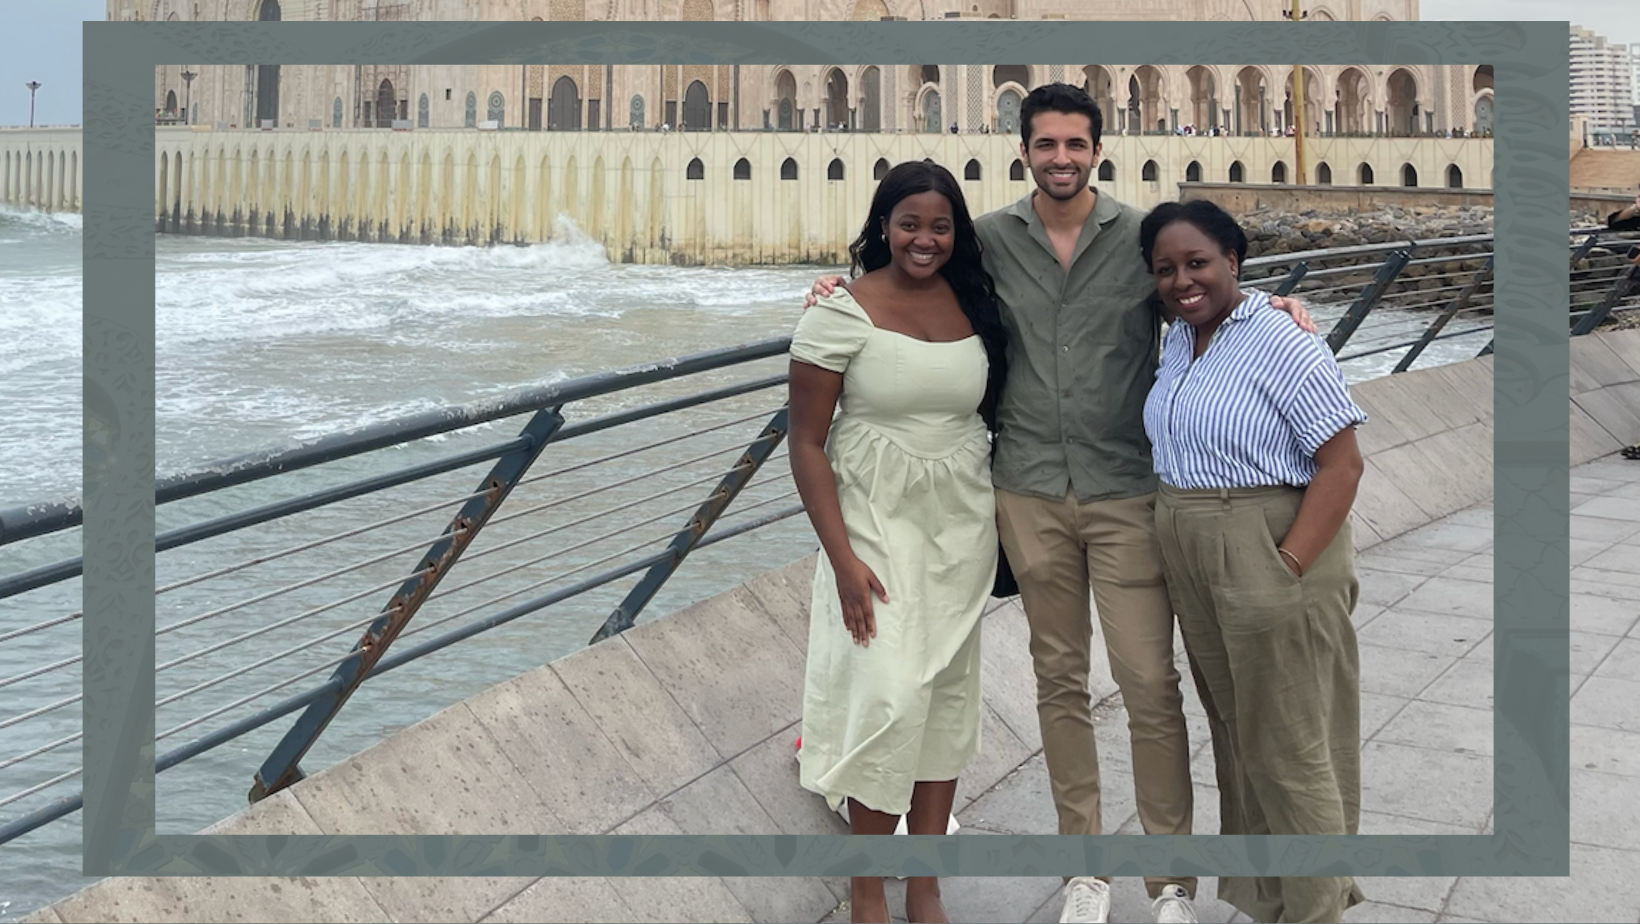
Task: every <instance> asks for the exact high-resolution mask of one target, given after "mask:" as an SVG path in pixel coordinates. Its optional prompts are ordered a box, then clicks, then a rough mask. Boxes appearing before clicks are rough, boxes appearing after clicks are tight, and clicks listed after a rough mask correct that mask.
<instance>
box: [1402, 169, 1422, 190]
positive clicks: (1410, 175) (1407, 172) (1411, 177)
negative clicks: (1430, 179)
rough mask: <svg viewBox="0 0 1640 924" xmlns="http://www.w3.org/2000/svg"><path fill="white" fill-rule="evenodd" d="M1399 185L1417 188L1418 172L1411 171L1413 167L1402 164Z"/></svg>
mask: <svg viewBox="0 0 1640 924" xmlns="http://www.w3.org/2000/svg"><path fill="white" fill-rule="evenodd" d="M1401 185H1402V186H1417V185H1418V171H1417V170H1415V169H1413V166H1412V165H1411V164H1402V165H1401Z"/></svg>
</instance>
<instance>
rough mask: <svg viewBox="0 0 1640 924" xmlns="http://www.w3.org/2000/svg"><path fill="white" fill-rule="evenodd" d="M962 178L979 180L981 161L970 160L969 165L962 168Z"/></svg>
mask: <svg viewBox="0 0 1640 924" xmlns="http://www.w3.org/2000/svg"><path fill="white" fill-rule="evenodd" d="M962 178H963V179H965V180H977V179H979V161H977V160H970V161H969V162H968V165H967V166H966V167H963V168H962Z"/></svg>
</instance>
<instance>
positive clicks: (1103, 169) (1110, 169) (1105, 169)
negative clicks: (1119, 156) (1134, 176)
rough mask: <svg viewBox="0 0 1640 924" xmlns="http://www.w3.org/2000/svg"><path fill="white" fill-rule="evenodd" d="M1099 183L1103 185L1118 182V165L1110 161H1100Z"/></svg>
mask: <svg viewBox="0 0 1640 924" xmlns="http://www.w3.org/2000/svg"><path fill="white" fill-rule="evenodd" d="M1099 181H1100V182H1101V183H1114V182H1115V181H1116V164H1114V163H1112V162H1111V161H1108V160H1102V161H1100V162H1099Z"/></svg>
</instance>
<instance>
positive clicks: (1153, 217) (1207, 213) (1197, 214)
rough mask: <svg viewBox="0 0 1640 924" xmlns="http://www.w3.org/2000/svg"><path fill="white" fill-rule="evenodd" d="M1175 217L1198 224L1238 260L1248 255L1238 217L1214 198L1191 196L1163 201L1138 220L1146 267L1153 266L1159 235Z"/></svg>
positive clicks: (1199, 227) (1200, 228)
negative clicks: (1151, 261)
mask: <svg viewBox="0 0 1640 924" xmlns="http://www.w3.org/2000/svg"><path fill="white" fill-rule="evenodd" d="M1176 221H1187V222H1189V223H1190V224H1192V225H1195V226H1196V228H1197V230H1199V231H1201V233H1203V234H1205V235H1207V236H1208V237H1210V238H1212V239H1213V240H1214V241H1216V242H1217V243H1218V245H1219V246H1220V247H1221V248H1223V249H1224V252H1225V253H1227V254H1230V253H1233V254H1235V255H1236V263H1238V264H1240V263H1242V262H1243V261H1245V260H1246V259H1247V234H1246V232H1244V231H1242V230H1241V225H1239V224H1237V223H1236V219H1235V218H1233V217H1231V215H1230V213H1229V212H1226V211H1225V210H1224V209H1222V208H1220V207H1219V206H1218V204H1216V203H1214V202H1209V201H1208V200H1206V199H1192V200H1190V201H1189V202H1163V203H1162V204H1161V205H1158V206H1156V207H1155V208H1153V209H1151V210H1150V214H1149V215H1146V216H1145V218H1144V221H1142V222H1140V223H1139V253H1140V254H1141V255H1142V256H1143V257H1144V260H1145V268H1146V269H1149V268H1150V255H1151V251H1152V250H1154V249H1155V247H1156V236H1157V235H1158V234H1161V233H1162V229H1163V228H1165V227H1167V226H1168V225H1171V224H1173V223H1174V222H1176Z"/></svg>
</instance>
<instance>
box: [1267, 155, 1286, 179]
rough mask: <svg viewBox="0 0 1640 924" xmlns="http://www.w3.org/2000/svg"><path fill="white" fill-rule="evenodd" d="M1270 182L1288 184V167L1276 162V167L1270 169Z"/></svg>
mask: <svg viewBox="0 0 1640 924" xmlns="http://www.w3.org/2000/svg"><path fill="white" fill-rule="evenodd" d="M1270 182H1272V183H1285V182H1287V165H1286V164H1285V163H1283V162H1281V161H1279V160H1278V161H1276V162H1275V166H1273V167H1271V168H1270Z"/></svg>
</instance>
